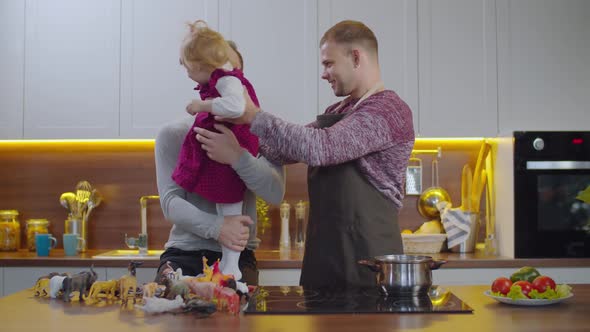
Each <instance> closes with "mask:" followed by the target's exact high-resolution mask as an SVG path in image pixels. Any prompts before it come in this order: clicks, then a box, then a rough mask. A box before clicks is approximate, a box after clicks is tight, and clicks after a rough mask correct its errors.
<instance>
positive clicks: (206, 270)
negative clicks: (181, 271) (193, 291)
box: [197, 256, 213, 282]
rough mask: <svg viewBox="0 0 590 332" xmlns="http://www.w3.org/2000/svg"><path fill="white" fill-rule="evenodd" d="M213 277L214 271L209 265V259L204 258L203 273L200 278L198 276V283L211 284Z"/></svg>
mask: <svg viewBox="0 0 590 332" xmlns="http://www.w3.org/2000/svg"><path fill="white" fill-rule="evenodd" d="M212 276H213V269H211V267H210V266H209V265H207V257H205V256H203V273H202V274H200V277H199V276H197V281H200V282H209V281H211V277H212Z"/></svg>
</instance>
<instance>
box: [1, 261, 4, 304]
mask: <svg viewBox="0 0 590 332" xmlns="http://www.w3.org/2000/svg"><path fill="white" fill-rule="evenodd" d="M2 296H4V268H3V267H0V297H2Z"/></svg>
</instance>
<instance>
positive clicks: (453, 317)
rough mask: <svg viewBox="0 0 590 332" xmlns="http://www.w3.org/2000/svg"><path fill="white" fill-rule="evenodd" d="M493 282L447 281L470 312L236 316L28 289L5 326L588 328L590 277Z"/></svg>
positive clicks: (8, 301) (3, 307) (8, 303)
mask: <svg viewBox="0 0 590 332" xmlns="http://www.w3.org/2000/svg"><path fill="white" fill-rule="evenodd" d="M488 287H489V286H448V287H447V288H448V289H449V290H450V291H452V292H453V293H454V294H455V295H456V296H458V297H459V298H460V299H461V300H463V301H464V302H466V303H467V304H468V305H469V306H471V307H472V308H473V309H474V311H473V313H471V314H469V313H463V314H442V313H439V314H433V313H430V314H418V313H403V314H399V313H395V314H393V313H391V314H390V313H384V314H330V315H243V314H240V315H237V316H233V315H230V314H228V313H224V312H218V313H215V314H213V315H212V316H211V317H209V318H205V319H197V318H195V317H193V316H192V315H190V314H184V315H172V314H160V315H144V313H143V312H142V311H140V310H138V309H133V308H121V307H120V305H119V304H116V303H115V304H107V305H105V304H102V305H85V304H83V303H78V302H71V303H65V302H63V301H62V300H59V299H48V298H38V297H34V296H33V295H32V291H31V290H23V291H20V292H18V293H15V294H12V295H10V296H7V297H4V298H0V326H1V327H2V330H3V331H17V330H18V331H37V330H43V331H59V332H64V331H85V332H92V331H100V332H104V331H109V330H111V331H132V330H137V331H143V332H149V331H261V332H263V331H328V332H329V331H338V332H343V331H355V332H358V331H368V330H372V331H386V330H387V331H391V330H414V331H415V330H420V331H436V332H440V331H465V330H471V329H474V328H476V329H477V330H478V331H482V332H486V331H507V332H510V331H587V330H588V326H590V316H589V315H588V308H589V307H590V284H583V285H574V286H573V293H574V297H572V298H569V299H567V300H566V301H564V302H562V303H559V304H554V305H549V306H543V307H520V306H512V305H506V304H501V303H498V302H496V301H495V300H493V299H491V298H488V297H486V296H485V295H483V292H484V291H485V290H487V289H488Z"/></svg>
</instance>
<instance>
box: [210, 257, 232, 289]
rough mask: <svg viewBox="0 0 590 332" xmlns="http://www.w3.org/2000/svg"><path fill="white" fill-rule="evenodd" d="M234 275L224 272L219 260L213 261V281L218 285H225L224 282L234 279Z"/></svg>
mask: <svg viewBox="0 0 590 332" xmlns="http://www.w3.org/2000/svg"><path fill="white" fill-rule="evenodd" d="M233 278H234V276H233V275H231V274H222V273H221V270H220V269H219V261H216V262H215V263H213V273H212V275H211V281H212V282H214V283H215V284H216V285H220V286H223V282H224V281H227V280H229V279H233Z"/></svg>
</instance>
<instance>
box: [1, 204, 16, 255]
mask: <svg viewBox="0 0 590 332" xmlns="http://www.w3.org/2000/svg"><path fill="white" fill-rule="evenodd" d="M19 248H20V222H19V221H18V211H17V210H0V251H16V250H18V249H19Z"/></svg>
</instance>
